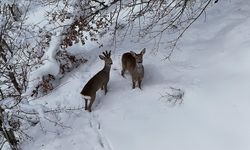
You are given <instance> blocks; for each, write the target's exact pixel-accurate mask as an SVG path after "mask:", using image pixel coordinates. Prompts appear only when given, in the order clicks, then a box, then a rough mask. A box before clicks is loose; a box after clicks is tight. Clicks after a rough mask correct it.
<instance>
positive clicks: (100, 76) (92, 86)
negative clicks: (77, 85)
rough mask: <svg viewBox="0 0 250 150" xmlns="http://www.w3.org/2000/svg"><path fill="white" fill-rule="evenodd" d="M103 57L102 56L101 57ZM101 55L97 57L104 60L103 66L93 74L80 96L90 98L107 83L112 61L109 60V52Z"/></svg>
mask: <svg viewBox="0 0 250 150" xmlns="http://www.w3.org/2000/svg"><path fill="white" fill-rule="evenodd" d="M103 55H104V56H103ZM103 55H99V57H100V59H102V60H104V62H105V65H104V67H103V69H102V70H101V71H99V72H98V73H97V74H95V75H94V76H93V77H92V78H91V79H90V80H89V81H88V82H87V84H86V85H85V86H84V87H83V89H82V91H81V94H82V95H87V96H92V95H94V94H95V93H96V91H98V90H99V89H100V88H101V87H102V86H104V85H106V84H107V83H108V82H109V76H110V68H111V65H112V64H113V62H112V59H111V58H110V56H111V52H109V53H108V52H107V51H106V52H103Z"/></svg>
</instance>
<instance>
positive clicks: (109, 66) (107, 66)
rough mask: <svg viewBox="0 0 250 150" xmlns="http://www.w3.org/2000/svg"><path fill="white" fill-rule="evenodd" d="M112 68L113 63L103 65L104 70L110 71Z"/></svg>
mask: <svg viewBox="0 0 250 150" xmlns="http://www.w3.org/2000/svg"><path fill="white" fill-rule="evenodd" d="M110 68H111V65H106V64H105V65H104V67H103V69H102V70H103V71H105V72H110Z"/></svg>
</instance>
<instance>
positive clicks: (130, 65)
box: [121, 48, 146, 89]
mask: <svg viewBox="0 0 250 150" xmlns="http://www.w3.org/2000/svg"><path fill="white" fill-rule="evenodd" d="M145 52H146V48H144V49H142V51H141V52H140V53H139V54H136V53H135V52H133V51H130V52H127V53H124V54H123V55H122V71H121V75H122V76H123V77H124V73H125V71H126V70H128V72H129V73H130V75H131V77H132V83H133V85H132V88H133V89H134V88H135V84H136V82H137V81H138V86H139V88H140V89H141V82H142V79H143V77H144V67H143V64H142V63H143V55H144V54H145Z"/></svg>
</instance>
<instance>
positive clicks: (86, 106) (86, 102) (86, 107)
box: [84, 99, 88, 110]
mask: <svg viewBox="0 0 250 150" xmlns="http://www.w3.org/2000/svg"><path fill="white" fill-rule="evenodd" d="M84 100H85V110H87V109H88V99H84Z"/></svg>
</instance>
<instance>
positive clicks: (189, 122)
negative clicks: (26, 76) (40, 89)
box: [23, 0, 250, 150]
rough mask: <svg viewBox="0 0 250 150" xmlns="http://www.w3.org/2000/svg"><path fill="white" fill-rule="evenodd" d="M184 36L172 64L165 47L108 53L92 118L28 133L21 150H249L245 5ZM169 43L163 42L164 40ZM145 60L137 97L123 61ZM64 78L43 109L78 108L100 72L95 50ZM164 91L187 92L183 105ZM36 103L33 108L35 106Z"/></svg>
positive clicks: (248, 10) (77, 117) (248, 19)
mask: <svg viewBox="0 0 250 150" xmlns="http://www.w3.org/2000/svg"><path fill="white" fill-rule="evenodd" d="M206 15H207V16H206V20H204V18H203V17H201V18H200V20H198V21H197V22H196V24H194V25H193V26H192V27H191V28H190V30H188V32H187V33H186V34H185V36H184V37H183V38H182V40H181V42H180V43H179V46H178V48H177V49H176V51H175V53H174V55H173V57H172V58H171V61H162V58H163V56H164V54H163V52H164V48H163V47H161V49H160V50H159V52H157V53H156V54H153V53H150V50H151V49H150V47H151V45H152V43H148V44H145V43H141V44H138V43H134V42H130V41H125V42H123V44H120V45H117V48H116V50H115V51H113V55H112V58H113V66H112V70H111V77H110V82H109V86H108V88H109V92H108V93H107V95H106V96H104V94H103V92H102V91H99V92H98V95H97V99H96V103H95V105H94V107H93V112H92V113H88V112H85V111H78V112H74V113H67V114H61V115H62V116H61V117H62V120H61V122H62V123H63V124H64V125H63V126H58V125H57V126H50V125H44V126H48V127H47V129H48V131H44V132H42V131H41V130H40V126H39V127H36V129H33V130H31V131H29V134H30V135H32V136H33V138H34V140H31V141H29V142H26V143H24V144H23V149H24V150H31V149H37V150H55V149H57V150H68V149H72V150H80V149H81V150H82V149H84V150H152V149H155V150H166V149H169V150H184V149H185V150H247V149H250V143H249V139H250V119H249V116H248V113H249V104H250V102H249V98H250V94H249V91H248V90H249V89H250V80H249V77H250V61H249V58H250V50H249V47H250V1H244V0H238V1H219V3H218V4H216V5H214V6H213V7H212V8H210V10H209V11H208V12H207V14H206ZM166 38H167V37H166ZM144 47H146V48H147V52H146V54H145V56H144V67H145V78H144V81H143V85H142V88H143V89H142V90H140V89H138V88H136V89H134V90H132V85H131V79H130V76H129V75H128V74H127V75H126V78H123V77H121V75H120V70H121V62H120V59H121V55H122V53H124V52H126V51H128V50H134V51H136V52H139V51H140V50H141V49H142V48H144ZM84 53H85V54H86V55H87V56H88V57H89V60H90V61H88V63H87V64H84V65H82V66H81V67H80V68H79V69H78V70H75V71H74V72H73V73H71V74H70V75H68V76H67V77H66V78H64V81H63V83H65V84H62V85H61V86H60V87H59V88H57V89H56V90H55V91H54V92H53V93H51V94H49V95H48V96H45V97H42V98H40V99H39V100H37V101H39V102H40V103H43V104H45V105H47V106H48V107H52V108H53V107H57V106H67V107H79V106H80V107H81V106H83V100H82V98H81V96H80V94H79V93H80V91H81V89H82V87H83V86H84V85H85V83H86V82H87V81H88V80H89V79H90V78H91V77H92V76H93V75H94V74H95V73H96V72H97V71H99V70H100V69H101V68H102V67H103V62H102V61H101V60H100V59H99V58H98V55H99V53H100V51H99V49H98V48H96V47H95V46H91V48H90V49H88V50H85V52H84ZM170 87H174V88H180V89H182V90H184V91H185V96H184V101H183V103H182V104H181V105H176V106H174V107H172V106H170V105H169V103H168V102H167V99H166V98H164V97H162V96H164V94H166V92H167V91H169V90H170ZM37 101H34V102H36V103H37Z"/></svg>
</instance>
